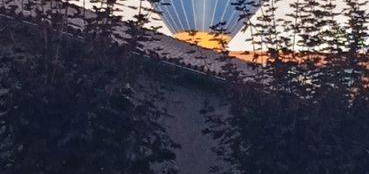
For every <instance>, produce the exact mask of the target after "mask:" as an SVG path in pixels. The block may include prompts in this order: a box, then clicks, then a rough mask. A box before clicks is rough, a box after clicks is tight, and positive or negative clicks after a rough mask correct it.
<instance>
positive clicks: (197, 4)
mask: <svg viewBox="0 0 369 174" xmlns="http://www.w3.org/2000/svg"><path fill="white" fill-rule="evenodd" d="M250 1H251V0H250ZM232 2H234V0H162V1H161V3H160V4H159V5H156V6H155V8H157V10H159V11H161V12H162V13H163V20H164V21H165V23H166V25H167V26H168V28H169V29H170V30H171V32H172V33H173V34H176V33H181V32H184V31H190V30H196V31H200V32H207V33H209V32H210V31H211V29H210V28H209V27H210V26H213V25H216V24H218V23H220V22H226V28H227V32H229V35H230V36H231V37H233V36H234V35H236V34H237V33H238V31H239V30H240V29H241V28H242V26H243V23H242V22H240V21H239V16H240V12H239V11H237V10H236V9H235V7H234V6H233V5H232V4H231V3H232Z"/></svg>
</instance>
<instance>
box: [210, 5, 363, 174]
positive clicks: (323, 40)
mask: <svg viewBox="0 0 369 174" xmlns="http://www.w3.org/2000/svg"><path fill="white" fill-rule="evenodd" d="M286 4H287V6H286ZM233 5H235V6H236V8H237V10H240V11H242V12H243V15H242V16H240V18H244V19H245V29H244V31H245V32H248V33H247V34H248V38H247V40H246V42H247V43H248V44H249V45H245V47H248V48H250V49H249V51H247V52H245V53H244V54H248V55H251V56H253V57H254V59H255V60H257V59H259V58H262V57H264V58H265V57H267V58H268V59H267V61H266V63H265V65H264V66H263V68H262V69H260V70H259V73H258V75H257V76H256V77H254V80H255V81H254V82H247V83H244V82H243V81H242V79H235V78H233V84H231V86H232V87H231V88H230V90H229V91H228V93H229V94H230V96H229V98H230V100H231V101H232V104H231V113H232V116H231V117H227V118H224V117H221V116H219V115H215V114H214V112H213V111H214V109H215V108H212V107H211V106H207V105H206V107H205V108H204V110H203V114H204V115H205V116H207V118H208V123H209V125H210V126H209V127H208V128H207V129H206V130H204V132H205V133H207V134H210V135H212V136H213V138H214V139H217V140H219V142H220V143H219V144H218V145H217V146H216V147H214V151H215V152H216V153H217V154H218V155H219V157H220V159H222V160H224V161H227V162H229V164H230V166H231V167H229V168H222V167H221V166H215V167H214V168H213V170H212V171H213V172H215V173H248V174H250V173H251V174H253V173H255V174H256V173H258V174H264V173H265V174H277V173H299V174H304V173H306V174H317V173H325V174H328V173H368V172H369V84H368V82H369V81H368V79H369V66H368V65H369V64H368V58H369V52H368V44H369V42H368V34H369V29H368V19H369V18H368V17H369V13H368V12H369V11H368V9H367V7H368V1H366V0H342V1H341V0H320V1H316V0H293V1H281V0H261V1H248V0H237V2H234V3H233ZM281 5H282V6H281ZM282 7H283V8H282ZM286 7H288V8H286ZM251 8H258V9H259V12H258V13H256V15H255V14H252V13H250V11H249V9H251ZM289 9H290V10H289ZM281 14H283V15H281ZM229 70H230V71H232V69H229ZM232 72H234V71H232Z"/></svg>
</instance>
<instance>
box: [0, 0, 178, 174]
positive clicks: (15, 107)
mask: <svg viewBox="0 0 369 174" xmlns="http://www.w3.org/2000/svg"><path fill="white" fill-rule="evenodd" d="M109 2H110V1H109ZM111 3H114V2H111ZM41 6H42V4H41ZM105 7H106V8H105V9H103V8H99V9H97V10H99V11H101V13H98V15H99V16H97V17H96V18H94V19H91V21H89V22H91V23H92V24H96V25H94V27H95V28H93V29H95V30H94V31H91V30H93V29H91V30H90V31H89V33H88V32H86V33H88V34H90V35H86V36H89V37H87V38H88V39H87V41H88V42H87V43H86V41H82V40H78V39H75V38H72V37H69V36H67V35H64V34H63V35H60V33H58V32H54V31H53V30H51V28H52V27H51V26H48V25H47V24H45V25H43V26H42V27H40V28H41V30H40V28H38V27H34V26H32V25H29V24H24V23H22V22H19V21H17V20H14V21H11V20H6V19H3V18H1V19H0V20H1V22H0V29H1V34H0V43H1V44H0V45H1V46H0V68H1V71H0V74H1V76H0V85H1V86H0V104H1V108H0V124H1V125H0V171H1V173H4V174H17V173H71V174H73V173H76V174H82V173H109V174H114V173H117V174H118V173H122V174H131V173H132V174H133V173H135V174H147V173H155V172H156V171H159V170H156V169H161V166H162V170H160V172H162V171H164V173H176V170H175V168H174V167H173V165H171V164H172V163H173V161H174V159H175V155H174V153H173V152H172V150H173V148H176V147H177V145H176V144H175V143H174V142H172V140H171V139H170V138H169V137H168V136H167V134H166V131H165V129H164V128H163V127H162V126H161V125H160V124H159V122H158V120H159V119H160V118H162V117H165V116H167V113H166V112H164V111H162V110H161V109H159V108H157V107H156V106H155V105H154V103H153V101H154V100H152V99H147V98H142V97H139V96H141V95H142V94H140V95H138V92H137V90H138V88H137V84H136V77H137V76H135V75H137V72H140V71H141V69H140V68H139V67H141V65H139V64H138V62H137V61H133V60H134V59H136V58H137V57H139V56H143V55H140V54H133V52H134V51H132V50H130V51H132V52H129V53H127V52H128V50H127V46H125V45H123V46H118V45H117V44H116V43H113V42H111V41H109V40H108V39H109V38H112V37H113V36H114V35H113V34H112V33H113V32H114V30H113V27H114V26H116V24H115V23H116V22H117V20H116V19H115V18H110V17H111V12H110V11H109V10H112V8H111V6H109V4H108V6H105ZM41 9H42V8H41ZM106 10H108V11H106ZM55 11H58V10H55ZM55 11H54V12H55ZM49 12H50V14H51V13H52V11H49ZM52 16H53V15H51V19H52ZM56 16H58V15H56ZM48 17H50V16H48ZM36 18H40V16H36ZM93 20H98V21H93ZM51 21H53V20H51ZM62 21H63V20H62ZM64 22H65V20H64ZM97 29H99V30H97ZM56 31H59V30H56ZM96 38H104V40H101V39H100V40H99V39H96ZM61 48H62V49H61ZM134 49H135V48H134ZM137 52H138V51H137ZM56 54H57V56H56ZM122 55H124V57H122ZM132 62H134V63H135V64H133V63H132ZM133 67H135V68H133ZM163 163H166V164H165V165H161V164H163ZM157 164H158V165H157ZM168 164H169V165H168Z"/></svg>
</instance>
